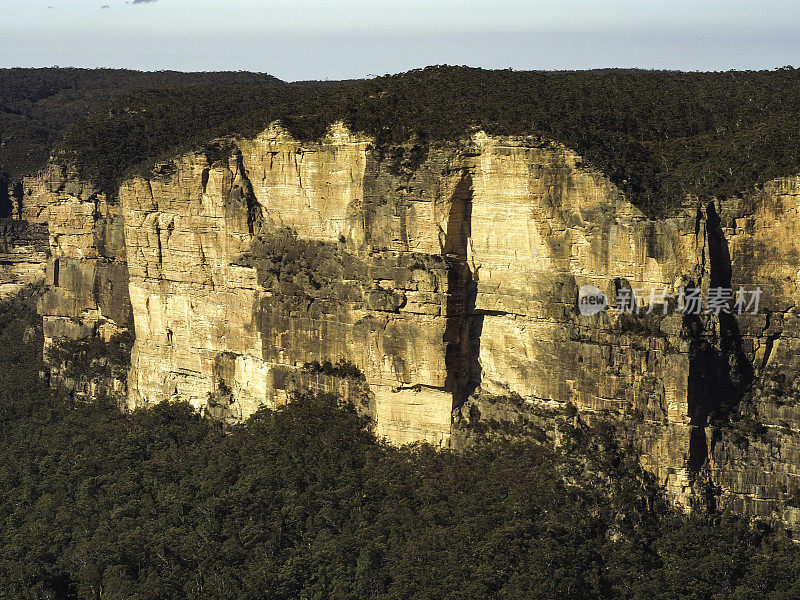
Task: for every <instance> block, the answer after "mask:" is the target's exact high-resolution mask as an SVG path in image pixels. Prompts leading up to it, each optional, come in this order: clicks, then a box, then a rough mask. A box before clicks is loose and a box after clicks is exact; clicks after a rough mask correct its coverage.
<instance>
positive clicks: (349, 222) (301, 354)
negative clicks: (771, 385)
mask: <svg viewBox="0 0 800 600" xmlns="http://www.w3.org/2000/svg"><path fill="white" fill-rule="evenodd" d="M409 152H410V150H409ZM399 155H400V157H401V158H400V160H399V161H398V160H396V159H391V158H386V157H384V156H383V155H382V154H381V152H379V150H378V149H376V148H375V147H374V143H373V140H371V139H368V138H366V137H362V136H359V135H356V134H353V133H351V132H349V131H347V130H346V129H345V128H344V127H343V126H341V125H335V126H334V127H332V129H331V130H330V132H329V134H328V135H327V136H326V137H325V138H324V139H323V140H321V141H320V142H318V143H301V142H298V141H296V140H294V139H292V138H291V137H290V136H289V135H288V134H287V133H286V132H285V131H284V130H283V129H282V128H281V127H280V126H279V125H278V124H274V125H273V126H271V127H270V128H269V129H268V130H267V131H265V132H264V133H262V134H261V135H259V136H258V137H257V138H255V139H252V140H227V141H225V142H223V143H220V144H218V145H217V147H216V148H215V149H214V150H213V151H207V152H198V153H193V154H188V155H185V156H182V157H180V158H178V159H176V160H174V161H173V162H172V163H169V164H167V165H163V166H162V167H161V168H160V172H159V174H157V175H154V176H153V177H151V178H149V179H145V178H136V179H132V180H129V181H127V182H125V183H124V184H123V186H122V188H121V189H120V193H119V201H118V202H117V203H109V202H108V201H107V199H106V198H104V197H103V196H102V195H100V194H96V193H94V192H93V191H92V190H91V189H89V188H88V187H87V186H82V185H81V184H79V183H77V182H74V181H70V180H69V177H66V176H64V177H61V181H60V183H58V185H55V184H53V183H52V180H53V179H54V177H55V176H54V175H53V173H50V174H44V175H43V176H42V177H41V178H39V179H32V180H30V181H27V182H26V185H25V187H26V189H27V190H29V193H28V194H27V195H26V197H25V205H26V207H28V208H27V210H30V211H34V212H35V213H36V219H38V220H39V221H38V222H46V223H48V225H49V239H50V242H49V247H50V255H51V256H50V259H49V261H48V267H47V284H48V287H47V291H46V293H45V294H44V296H43V298H42V300H41V303H40V309H41V312H42V313H43V315H44V318H45V335H46V338H47V343H48V344H51V343H54V341H55V340H58V339H60V338H69V339H81V338H86V337H91V336H99V337H101V338H103V339H106V340H109V339H111V338H112V337H113V336H115V335H119V332H120V331H123V330H131V331H132V332H133V333H134V334H135V342H134V345H133V351H132V356H131V365H130V369H129V371H128V373H127V378H126V380H125V381H121V380H120V381H118V382H116V383H114V384H113V385H111V386H108V387H109V389H111V390H114V391H115V393H117V394H118V395H119V396H120V397H121V399H122V400H123V402H124V403H125V404H126V405H127V406H129V407H137V406H146V405H151V404H153V403H157V402H160V401H163V400H188V401H189V402H191V403H192V404H193V405H194V406H196V407H198V408H199V409H202V410H205V411H207V412H208V413H209V414H211V415H213V416H215V417H217V418H223V419H228V420H233V421H235V420H238V419H243V418H246V417H247V416H248V415H249V414H251V413H253V412H254V411H255V410H256V409H257V408H258V407H259V406H261V405H267V406H277V405H280V404H282V403H284V402H286V401H287V399H288V395H289V394H290V393H291V391H293V390H295V389H308V388H310V389H321V390H334V391H337V392H338V393H341V394H344V395H346V396H348V397H350V398H352V399H354V400H355V401H357V402H358V404H359V405H360V406H362V407H363V410H364V411H365V412H368V413H369V414H370V415H371V416H372V417H373V418H374V420H375V422H376V431H377V432H378V434H379V435H381V436H385V437H387V438H389V439H390V440H392V441H394V442H396V443H405V442H412V441H420V440H422V441H428V442H431V443H434V444H437V445H442V446H447V445H458V444H462V443H464V441H465V440H468V439H469V435H466V436H465V435H463V431H462V429H460V428H461V427H462V425H463V424H464V423H469V421H470V420H474V419H476V418H477V419H478V420H480V415H481V414H483V415H484V417H485V418H488V417H486V415H487V414H492V415H494V416H492V417H491V418H492V419H494V420H500V421H502V419H503V418H507V419H512V420H519V419H522V420H523V421H525V420H526V419H527V420H531V418H529V417H525V416H524V415H523V413H524V412H525V410H527V408H531V407H533V408H534V409H536V410H534V412H536V411H537V410H540V409H543V408H549V409H557V410H562V409H564V407H567V406H569V407H574V408H575V410H576V411H577V412H578V414H579V415H580V416H581V418H583V419H584V420H593V419H611V420H614V422H615V423H618V424H621V425H620V431H621V434H620V435H624V436H626V437H627V439H628V440H629V441H630V442H631V444H633V446H634V447H635V448H636V450H637V451H638V452H639V454H640V456H641V461H642V463H643V465H644V466H645V467H646V468H647V469H648V470H650V471H651V472H652V473H654V474H655V476H656V477H657V478H658V480H659V481H660V482H661V483H662V484H663V485H664V486H665V488H666V489H667V490H668V492H669V493H670V495H671V496H672V497H673V498H674V499H675V501H676V502H677V503H679V504H680V505H682V506H685V507H687V508H688V507H690V506H692V505H693V504H698V503H701V504H702V503H706V504H707V503H708V498H709V497H710V496H709V494H707V493H706V491H707V490H712V493H711V497H713V499H714V502H718V503H721V504H722V505H729V506H733V507H735V508H736V509H737V510H738V511H739V512H742V513H745V514H750V515H753V516H759V517H776V518H779V519H783V520H785V521H787V522H790V523H794V522H796V521H797V510H796V509H795V508H793V500H792V498H794V497H795V496H793V494H796V493H797V490H798V489H800V481H798V475H799V473H798V470H800V455H798V452H800V427H798V426H797V423H798V422H800V410H799V409H797V408H795V407H794V406H788V405H781V406H778V407H776V406H773V405H772V404H770V405H769V406H768V405H767V404H766V403H764V402H762V403H761V404H760V405H759V402H760V401H758V400H752V399H751V400H750V405H749V406H750V409H748V410H750V411H751V412H754V413H755V414H757V415H759V418H760V419H762V420H763V421H764V426H765V430H766V433H763V432H760V433H759V437H758V439H755V438H754V439H752V440H751V442H750V443H748V444H747V445H742V444H736V443H734V441H732V440H733V438H734V437H736V436H735V431H734V430H735V427H734V426H733V425H732V424H731V423H733V421H735V419H732V417H735V416H736V415H737V413H739V412H741V410H742V409H741V406H742V404H741V403H742V401H743V399H745V392H746V390H747V388H748V386H749V383H750V381H751V380H752V379H753V378H754V377H757V376H758V375H759V374H760V373H761V372H762V371H763V370H764V369H765V368H766V367H768V366H769V367H774V368H779V369H782V370H784V371H785V372H786V373H789V374H794V373H797V371H798V369H797V360H796V358H795V356H796V352H795V350H796V348H797V346H798V331H800V327H798V320H797V319H798V317H797V309H796V298H797V293H798V277H799V276H798V268H799V267H798V256H800V248H798V245H800V235H798V234H799V233H800V231H798V227H800V219H798V208H799V207H800V178H788V179H782V180H777V181H774V182H772V183H770V184H768V185H767V186H766V187H765V188H764V190H762V191H758V192H753V193H749V194H746V195H744V196H742V197H737V198H732V199H724V200H718V201H715V202H714V203H712V204H708V205H699V204H698V203H697V202H695V201H692V200H691V199H687V202H686V205H685V206H684V207H683V209H681V210H680V211H678V212H677V213H676V214H674V215H673V216H672V217H671V218H666V219H662V220H659V221H653V220H650V219H648V218H646V217H645V215H643V214H642V213H641V212H640V211H639V210H638V209H637V208H636V207H635V206H633V205H632V204H631V203H630V202H628V201H627V200H626V198H625V197H624V196H623V195H622V194H621V193H620V191H619V190H618V189H617V188H616V187H614V186H613V185H612V184H611V183H610V182H609V181H608V180H607V179H606V178H605V177H604V176H603V175H602V174H601V173H599V172H597V171H595V170H593V169H591V168H589V167H587V166H585V165H584V164H583V162H582V160H581V158H580V157H579V156H577V155H576V154H575V153H574V152H572V151H570V150H568V149H566V148H564V147H562V146H560V145H558V144H556V143H554V142H551V141H548V140H544V139H540V138H536V137H529V138H496V137H490V136H487V135H485V134H483V133H481V132H477V133H475V134H474V135H473V136H472V138H471V139H469V140H465V141H463V142H462V143H459V144H450V145H441V146H438V147H432V148H429V149H427V152H422V154H420V155H419V156H415V157H414V158H413V160H411V159H409V160H406V161H403V159H402V152H401V153H400V154H399ZM55 179H58V177H55ZM48 182H49V183H48ZM31 214H33V213H31ZM45 215H46V217H45ZM31 219H33V217H31ZM621 282H624V284H625V285H630V286H632V287H634V288H650V287H653V288H657V289H659V290H661V289H664V288H667V289H668V290H673V291H676V290H677V288H679V287H681V286H685V285H692V286H696V287H699V288H701V289H707V288H708V286H709V285H719V284H720V282H722V283H725V284H728V283H730V284H731V285H732V286H733V287H734V288H737V287H738V286H740V285H742V286H746V287H749V288H753V287H756V286H760V287H761V288H762V290H763V295H762V299H761V312H760V313H759V314H758V315H746V316H741V317H739V316H736V317H722V318H719V317H716V316H702V317H698V318H694V319H693V318H686V317H683V316H681V315H680V314H675V313H673V312H672V310H670V311H669V312H668V314H667V315H663V314H661V313H660V311H654V313H653V314H651V315H648V316H639V317H635V316H629V315H621V314H618V313H617V312H616V311H614V310H611V311H608V312H606V313H601V314H599V315H596V316H593V317H582V316H580V315H579V314H578V311H577V306H576V298H577V290H578V288H579V287H580V286H581V285H583V284H593V285H595V286H597V287H599V288H600V289H602V290H605V291H606V292H607V293H608V295H609V297H610V298H612V300H613V298H614V294H615V292H616V289H617V288H618V287H619V286H620V285H621ZM645 302H646V299H645ZM326 362H327V363H330V367H329V368H321V367H319V365H324V364H325V363H326ZM315 365H316V366H315ZM334 365H339V368H338V370H337V368H336V367H335V366H334ZM54 367H55V370H56V372H57V371H58V367H59V366H58V365H54ZM90 392H91V390H86V393H90ZM486 398H492V399H494V400H492V402H490V403H489V404H486V402H485V401H484V400H482V399H486ZM497 398H515V399H516V400H514V401H513V402H510V403H508V406H506V407H505V408H502V402H501V403H500V404H498V402H497V400H496V399H497ZM520 403H521V404H520ZM517 404H519V407H522V408H519V407H517ZM473 407H474V408H473ZM487 407H490V408H487ZM515 407H516V408H515ZM526 407H527V408H526ZM537 407H538V408H537ZM523 409H525V410H523ZM520 410H522V412H520ZM465 411H466V412H465ZM536 414H547V413H546V412H545V413H536ZM454 415H455V422H456V424H457V425H458V426H457V427H456V430H455V431H456V435H455V438H454V437H453V432H452V427H453V420H454ZM503 415H505V416H503ZM521 415H522V416H521ZM739 433H741V432H739ZM751 437H752V436H751ZM737 439H738V438H737Z"/></svg>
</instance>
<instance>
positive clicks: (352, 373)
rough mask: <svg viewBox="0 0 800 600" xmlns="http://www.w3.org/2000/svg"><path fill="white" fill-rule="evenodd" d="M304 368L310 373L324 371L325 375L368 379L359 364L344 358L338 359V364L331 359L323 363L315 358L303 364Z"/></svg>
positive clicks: (358, 379)
mask: <svg viewBox="0 0 800 600" xmlns="http://www.w3.org/2000/svg"><path fill="white" fill-rule="evenodd" d="M303 368H304V369H305V370H306V371H308V372H310V373H322V374H323V375H332V376H334V377H344V378H346V379H355V380H357V381H366V377H364V373H362V372H361V369H359V368H358V366H357V365H354V364H353V363H351V362H349V361H347V360H344V359H339V360H337V361H336V364H333V363H331V362H330V361H329V360H326V361H323V362H322V363H320V362H319V361H317V360H315V361H312V362H307V363H306V364H304V365H303Z"/></svg>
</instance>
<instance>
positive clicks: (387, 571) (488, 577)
mask: <svg viewBox="0 0 800 600" xmlns="http://www.w3.org/2000/svg"><path fill="white" fill-rule="evenodd" d="M40 327H41V319H40V318H39V317H38V316H36V315H35V314H32V313H31V312H30V310H28V309H25V308H23V307H22V306H21V305H19V304H17V305H13V304H6V305H3V306H0V342H1V343H0V431H1V432H2V435H0V596H3V597H9V598H12V597H13V598H20V599H26V598H31V599H33V598H54V599H62V600H73V599H74V600H78V599H80V600H84V599H87V600H88V599H93V598H98V597H102V598H137V597H140V598H152V599H154V600H155V599H164V600H179V599H181V598H205V599H220V600H223V599H224V600H232V599H241V600H245V599H250V598H253V599H255V598H275V599H282V598H286V599H287V600H288V599H294V598H342V599H345V598H347V599H351V598H382V599H386V600H389V599H398V600H399V599H406V598H452V599H460V598H464V599H469V600H476V599H482V598H486V599H488V598H523V597H532V598H542V599H548V598H552V599H556V598H576V599H578V598H587V599H588V598H606V599H628V600H638V599H647V600H659V599H664V600H672V599H674V598H695V599H697V600H716V599H722V598H755V597H758V598H765V599H774V600H778V599H780V598H792V597H797V594H798V593H800V592H799V591H798V583H797V580H796V573H797V569H798V568H800V550H799V549H798V548H797V547H796V546H794V545H793V544H792V543H791V542H788V541H787V540H786V539H785V536H783V534H782V533H781V532H779V531H778V532H773V531H769V530H768V529H764V528H755V529H750V528H748V527H747V526H746V525H745V524H744V523H742V522H740V521H737V520H734V519H730V518H727V517H725V518H719V517H714V518H708V519H706V518H689V517H685V516H682V515H680V514H678V513H676V512H674V511H672V510H670V509H668V508H667V507H666V504H665V503H664V501H663V499H662V498H661V496H660V493H659V491H658V490H657V489H656V487H655V486H654V485H653V484H652V482H651V481H650V480H649V478H648V477H647V476H646V475H645V474H644V473H643V472H642V471H641V469H640V468H639V467H638V465H637V464H636V461H635V460H634V459H633V457H632V456H631V455H630V454H628V453H627V452H626V451H625V450H624V449H623V448H620V447H619V446H618V445H617V444H616V443H615V441H614V439H613V438H609V436H608V435H607V432H605V431H604V430H603V429H602V428H599V429H586V428H585V429H581V430H575V429H573V428H571V427H570V426H569V425H567V424H563V427H564V433H565V435H567V436H568V437H567V438H565V445H564V446H563V447H562V448H561V449H559V450H556V451H553V450H552V449H550V448H549V447H548V446H547V445H541V444H537V443H534V442H530V441H528V442H513V443H509V442H496V443H492V444H487V445H484V446H481V447H477V448H474V449H473V450H471V451H469V452H466V453H455V452H451V451H434V450H433V449H432V448H430V447H427V446H417V447H406V448H402V449H397V448H391V447H389V446H386V445H384V444H381V443H378V442H377V441H376V440H375V438H374V437H373V435H372V434H371V433H370V432H369V431H368V430H367V429H366V428H365V423H364V422H363V421H361V420H360V419H359V418H358V417H356V415H355V413H354V412H353V410H352V408H346V407H339V406H337V402H336V401H335V399H333V398H330V397H314V396H303V397H301V398H297V399H296V400H295V402H293V403H292V404H290V405H289V406H287V407H286V408H284V409H283V410H280V411H269V410H263V411H261V412H259V413H258V414H256V415H255V416H254V417H252V418H251V419H250V420H249V421H248V422H247V423H246V424H244V425H242V426H239V427H236V428H235V429H233V430H232V431H231V432H230V433H229V434H228V435H223V433H222V432H221V430H220V429H219V427H218V426H217V425H215V424H214V423H213V422H212V421H209V420H205V419H202V418H200V417H198V416H197V415H196V414H195V413H194V412H193V411H192V410H191V408H190V407H189V406H188V405H185V404H177V405H169V404H167V403H164V404H161V405H159V406H156V407H154V408H152V409H148V410H138V411H135V412H134V413H132V414H123V413H120V412H119V411H118V410H117V408H116V406H114V405H113V403H111V402H109V401H108V400H107V399H104V398H97V399H95V400H94V401H93V402H91V403H80V402H77V403H76V402H73V401H71V400H69V399H67V398H66V397H65V396H64V395H63V394H54V393H53V392H52V391H51V390H50V389H48V388H47V386H46V385H44V384H43V383H41V382H40V380H39V378H38V369H39V368H40V367H41V344H42V337H41V329H40ZM566 440H569V441H566ZM101 590H102V592H101Z"/></svg>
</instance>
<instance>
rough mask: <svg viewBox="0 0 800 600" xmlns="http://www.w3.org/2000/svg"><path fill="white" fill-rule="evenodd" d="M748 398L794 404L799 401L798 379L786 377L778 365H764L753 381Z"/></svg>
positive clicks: (756, 400) (755, 400)
mask: <svg viewBox="0 0 800 600" xmlns="http://www.w3.org/2000/svg"><path fill="white" fill-rule="evenodd" d="M748 399H749V400H750V401H752V402H773V403H775V404H779V405H795V404H797V403H798V402H800V379H799V378H797V377H791V378H790V377H787V375H786V373H785V372H783V371H781V368H780V367H775V366H768V367H765V368H764V370H763V371H762V372H761V374H760V375H759V377H758V378H757V379H756V380H755V381H754V382H753V386H752V389H751V390H750V393H749V397H748Z"/></svg>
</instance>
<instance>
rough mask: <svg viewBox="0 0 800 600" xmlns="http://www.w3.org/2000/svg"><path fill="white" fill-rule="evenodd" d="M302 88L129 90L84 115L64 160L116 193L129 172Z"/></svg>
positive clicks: (197, 144) (196, 144)
mask: <svg viewBox="0 0 800 600" xmlns="http://www.w3.org/2000/svg"><path fill="white" fill-rule="evenodd" d="M300 89H301V88H298V87H296V86H287V85H286V84H284V83H282V82H278V81H276V82H272V83H269V84H259V85H241V84H240V85H200V86H188V87H181V88H177V89H160V90H144V91H138V92H134V93H131V94H126V95H124V96H121V97H119V98H115V99H114V100H111V101H109V102H108V103H106V104H104V105H103V107H102V108H101V109H100V110H98V111H96V112H94V113H92V114H91V115H89V116H88V117H86V118H82V119H78V120H77V121H76V122H75V123H74V124H73V125H72V126H71V127H70V128H69V129H68V130H67V132H66V135H65V137H64V140H63V143H62V144H61V145H60V146H59V148H60V150H61V151H63V156H61V157H60V160H66V161H71V162H73V164H74V165H75V167H76V170H77V174H78V176H79V177H80V178H81V179H84V180H86V181H91V182H94V183H95V184H96V185H97V186H98V187H99V189H100V190H101V191H103V192H105V193H106V194H108V195H109V196H111V197H114V196H115V195H116V193H117V189H118V187H119V184H120V183H121V182H122V180H123V179H124V178H126V177H129V176H131V175H135V174H146V173H148V172H149V171H150V170H151V169H152V168H153V166H154V164H155V163H156V162H159V161H164V160H167V159H169V158H172V157H173V156H175V155H177V154H180V153H183V152H188V151H190V150H194V149H199V148H201V147H205V142H207V141H208V140H210V139H212V138H215V137H218V136H221V135H224V134H227V133H234V132H233V131H232V130H231V129H230V128H226V127H225V124H226V123H227V122H229V121H230V120H231V119H233V118H234V117H236V116H237V115H242V114H245V113H250V112H252V111H255V110H262V111H267V110H269V107H271V106H273V105H275V104H279V103H281V102H285V101H286V100H288V99H290V98H294V97H297V96H298V95H299V92H300ZM217 154H219V152H217ZM226 158H227V156H226ZM212 162H213V157H212Z"/></svg>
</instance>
